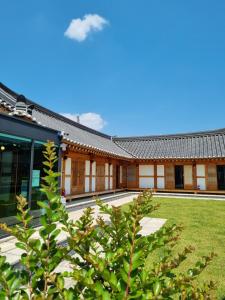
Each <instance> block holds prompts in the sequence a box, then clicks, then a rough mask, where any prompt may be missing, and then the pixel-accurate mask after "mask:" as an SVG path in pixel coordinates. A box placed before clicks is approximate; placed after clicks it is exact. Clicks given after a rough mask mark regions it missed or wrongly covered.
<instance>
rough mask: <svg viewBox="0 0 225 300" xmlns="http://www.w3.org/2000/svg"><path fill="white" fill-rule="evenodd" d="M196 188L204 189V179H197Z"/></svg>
mask: <svg viewBox="0 0 225 300" xmlns="http://www.w3.org/2000/svg"><path fill="white" fill-rule="evenodd" d="M197 186H198V187H199V189H200V190H205V189H206V184H205V178H197Z"/></svg>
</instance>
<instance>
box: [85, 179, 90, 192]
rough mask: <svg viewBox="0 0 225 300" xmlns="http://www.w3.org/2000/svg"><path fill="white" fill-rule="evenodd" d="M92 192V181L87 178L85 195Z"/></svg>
mask: <svg viewBox="0 0 225 300" xmlns="http://www.w3.org/2000/svg"><path fill="white" fill-rule="evenodd" d="M88 192H90V180H89V177H85V193H88Z"/></svg>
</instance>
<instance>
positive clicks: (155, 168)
mask: <svg viewBox="0 0 225 300" xmlns="http://www.w3.org/2000/svg"><path fill="white" fill-rule="evenodd" d="M154 189H155V190H156V189H157V164H156V163H155V164H154Z"/></svg>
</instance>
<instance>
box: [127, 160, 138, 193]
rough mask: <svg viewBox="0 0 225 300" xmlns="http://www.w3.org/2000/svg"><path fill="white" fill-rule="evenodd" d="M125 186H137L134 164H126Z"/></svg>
mask: <svg viewBox="0 0 225 300" xmlns="http://www.w3.org/2000/svg"><path fill="white" fill-rule="evenodd" d="M127 187H128V188H137V187H138V185H137V167H136V165H130V166H127Z"/></svg>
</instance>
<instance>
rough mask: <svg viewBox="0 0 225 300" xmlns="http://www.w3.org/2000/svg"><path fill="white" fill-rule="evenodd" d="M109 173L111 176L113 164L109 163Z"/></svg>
mask: <svg viewBox="0 0 225 300" xmlns="http://www.w3.org/2000/svg"><path fill="white" fill-rule="evenodd" d="M109 175H110V176H113V164H111V165H110V168H109Z"/></svg>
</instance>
